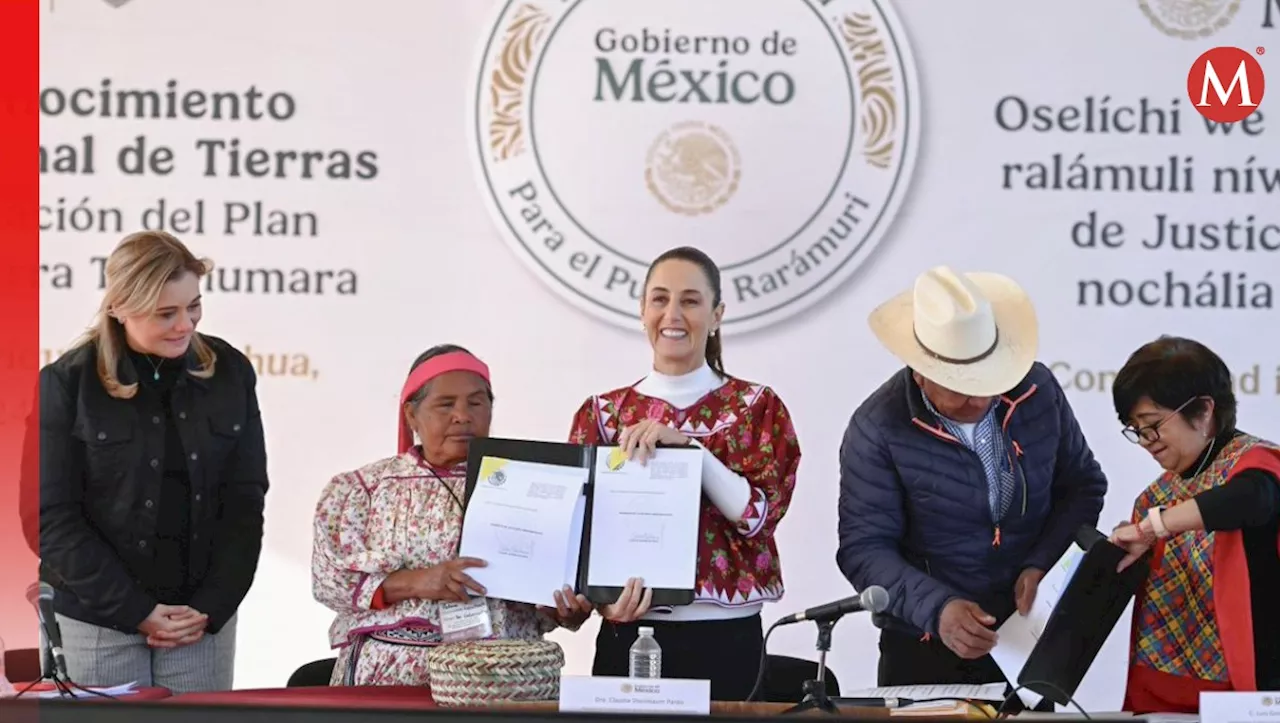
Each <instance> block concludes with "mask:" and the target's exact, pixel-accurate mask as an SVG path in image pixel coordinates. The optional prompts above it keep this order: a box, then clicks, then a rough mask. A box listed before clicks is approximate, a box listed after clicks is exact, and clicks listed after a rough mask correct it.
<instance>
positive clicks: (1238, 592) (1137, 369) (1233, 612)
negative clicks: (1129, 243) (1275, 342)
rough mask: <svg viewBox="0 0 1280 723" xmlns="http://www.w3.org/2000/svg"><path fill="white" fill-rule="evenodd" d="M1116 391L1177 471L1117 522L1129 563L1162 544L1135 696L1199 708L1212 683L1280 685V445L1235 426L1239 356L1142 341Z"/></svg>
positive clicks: (1140, 707)
mask: <svg viewBox="0 0 1280 723" xmlns="http://www.w3.org/2000/svg"><path fill="white" fill-rule="evenodd" d="M1113 396H1114V397H1115V407H1116V413H1117V414H1119V416H1120V421H1121V422H1123V423H1125V424H1126V425H1127V426H1126V427H1125V428H1124V435H1125V437H1126V438H1127V439H1128V440H1129V441H1131V442H1134V443H1136V444H1140V445H1142V446H1143V448H1145V449H1146V450H1147V452H1149V453H1150V454H1151V456H1152V457H1154V458H1155V460H1156V462H1158V463H1159V464H1160V466H1161V467H1163V468H1164V470H1165V473H1164V474H1163V475H1161V477H1160V478H1159V479H1157V480H1156V481H1155V482H1153V483H1152V484H1151V485H1150V486H1148V487H1147V489H1146V490H1145V491H1144V492H1143V493H1142V494H1141V495H1139V496H1138V499H1137V501H1136V502H1135V503H1134V506H1133V517H1132V520H1131V521H1130V523H1128V524H1125V525H1121V526H1120V527H1118V528H1116V530H1115V532H1114V533H1112V540H1113V541H1114V542H1116V543H1118V544H1120V545H1122V546H1124V547H1125V548H1126V549H1127V551H1128V553H1129V554H1128V555H1127V556H1126V557H1125V559H1124V560H1123V561H1122V562H1121V567H1122V568H1123V567H1125V566H1127V565H1129V564H1132V562H1133V561H1135V560H1137V559H1138V558H1139V557H1140V556H1141V555H1143V554H1145V553H1146V552H1147V551H1148V550H1152V551H1153V558H1152V571H1151V576H1150V577H1149V578H1148V580H1147V581H1146V583H1145V584H1144V586H1143V588H1142V589H1141V590H1140V591H1139V594H1138V598H1137V601H1136V603H1135V607H1134V615H1133V633H1132V646H1133V648H1132V651H1131V654H1130V663H1129V679H1128V686H1127V690H1126V692H1125V700H1124V709H1125V710H1126V711H1131V712H1133V713H1139V714H1145V713H1160V712H1182V713H1197V712H1199V704H1200V693H1202V692H1205V691H1226V690H1239V691H1254V690H1277V689H1280V609H1278V608H1277V606H1276V600H1277V599H1280V447H1278V446H1277V445H1275V444H1274V443H1272V442H1268V441H1266V440H1263V439H1259V438H1258V437H1255V436H1253V435H1250V434H1246V433H1244V432H1241V431H1240V430H1239V429H1237V428H1236V399H1235V394H1234V393H1233V392H1232V387H1231V374H1230V372H1229V371H1228V370H1227V365H1226V364H1224V363H1223V361H1222V359H1220V358H1219V357H1218V355H1217V354H1214V353H1213V352H1212V351H1211V350H1209V349H1208V348H1206V347H1205V346H1204V345H1202V344H1199V343H1197V342H1194V341H1191V340H1189V339H1180V338H1174V337H1162V338H1160V339H1157V340H1156V341H1153V342H1151V343H1149V344H1147V345H1145V346H1143V347H1142V348H1140V349H1138V351H1136V352H1134V354H1133V355H1132V356H1131V357H1129V360H1128V362H1127V363H1126V364H1125V366H1124V368H1123V369H1121V370H1120V372H1119V373H1118V374H1117V375H1116V379H1115V383H1114V386H1113Z"/></svg>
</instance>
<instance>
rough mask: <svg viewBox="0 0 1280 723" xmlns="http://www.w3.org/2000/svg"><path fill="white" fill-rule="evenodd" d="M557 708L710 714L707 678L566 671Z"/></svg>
mask: <svg viewBox="0 0 1280 723" xmlns="http://www.w3.org/2000/svg"><path fill="white" fill-rule="evenodd" d="M560 712H561V713H681V714H688V715H710V714H711V681H709V680H675V679H668V678H597V677H591V676H572V675H566V676H563V677H561V678H560Z"/></svg>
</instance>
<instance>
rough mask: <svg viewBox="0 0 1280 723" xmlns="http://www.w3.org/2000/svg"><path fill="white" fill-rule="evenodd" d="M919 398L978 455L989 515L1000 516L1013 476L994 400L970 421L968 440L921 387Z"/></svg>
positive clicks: (1006, 507) (997, 518)
mask: <svg viewBox="0 0 1280 723" xmlns="http://www.w3.org/2000/svg"><path fill="white" fill-rule="evenodd" d="M920 398H921V399H923V400H924V406H925V407H926V408H928V410H929V411H930V412H931V413H932V414H933V416H935V417H937V418H938V422H939V423H940V424H941V425H942V427H943V429H946V430H947V433H948V434H950V435H951V436H953V437H955V438H956V439H958V440H960V443H961V444H963V445H964V446H966V447H968V448H969V449H971V450H973V452H974V454H977V455H978V459H979V460H981V461H982V470H983V472H984V473H985V475H986V478H987V501H988V503H989V504H990V505H991V518H992V519H993V520H995V521H996V522H999V521H1000V520H1002V519H1004V515H1005V512H1007V511H1008V510H1009V504H1010V503H1011V502H1012V501H1013V492H1014V485H1015V484H1016V477H1015V475H1014V472H1013V464H1012V461H1011V460H1010V458H1009V454H1008V451H1007V450H1008V444H1007V441H1006V440H1005V437H1004V430H1003V429H1001V428H1000V423H999V421H998V420H997V419H996V406H997V405H996V403H995V402H994V401H993V402H992V403H991V407H990V408H988V409H987V413H986V414H984V415H982V419H980V420H978V422H977V423H976V424H975V425H974V427H973V438H972V440H970V437H969V435H968V434H966V433H965V432H964V429H963V428H962V427H961V425H960V424H959V423H958V422H956V421H954V420H951V419H948V418H946V417H945V416H943V415H941V414H939V413H938V410H937V409H935V408H934V407H933V403H932V402H930V401H929V397H928V396H927V395H925V393H924V391H923V390H922V391H921V392H920Z"/></svg>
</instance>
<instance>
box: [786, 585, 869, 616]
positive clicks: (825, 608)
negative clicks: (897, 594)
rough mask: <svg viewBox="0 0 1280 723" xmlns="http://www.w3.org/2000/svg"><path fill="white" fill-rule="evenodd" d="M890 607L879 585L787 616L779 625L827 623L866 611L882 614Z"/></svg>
mask: <svg viewBox="0 0 1280 723" xmlns="http://www.w3.org/2000/svg"><path fill="white" fill-rule="evenodd" d="M888 607H889V593H888V592H887V591H885V589H884V588H882V587H880V586H879V585H872V586H871V587H869V588H867V589H866V590H863V591H862V594H860V595H857V596H854V597H847V598H845V599H843V600H837V601H835V602H832V603H827V604H825V605H819V606H817V607H812V608H809V609H808V610H805V611H804V612H802V613H795V614H793V615H787V616H786V617H784V618H782V619H780V620H778V622H777V623H776V624H777V625H790V624H791V623H798V622H801V621H803V620H813V621H815V622H826V621H830V620H836V619H838V618H842V617H844V616H845V615H848V614H849V613H857V612H862V611H863V610H866V611H867V612H870V613H881V612H884V611H885V610H886V609H888Z"/></svg>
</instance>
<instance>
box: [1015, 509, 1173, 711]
mask: <svg viewBox="0 0 1280 723" xmlns="http://www.w3.org/2000/svg"><path fill="white" fill-rule="evenodd" d="M1124 554H1125V553H1124V550H1121V549H1120V548H1119V547H1116V546H1115V545H1113V544H1111V543H1110V542H1109V541H1108V540H1107V538H1106V537H1105V536H1104V535H1103V534H1102V533H1101V532H1098V531H1097V530H1095V529H1093V528H1092V527H1082V528H1080V530H1079V532H1077V533H1076V544H1075V545H1073V546H1072V547H1070V548H1069V549H1068V550H1067V552H1066V553H1065V554H1064V555H1063V556H1062V558H1061V559H1060V560H1058V562H1057V564H1055V565H1054V566H1053V568H1052V569H1050V570H1048V571H1046V572H1045V576H1044V579H1043V580H1041V581H1040V588H1039V590H1038V591H1037V592H1036V600H1035V603H1034V604H1033V605H1032V607H1031V611H1030V612H1029V613H1028V614H1027V615H1026V616H1023V615H1020V614H1018V613H1014V614H1013V616H1012V617H1010V618H1009V619H1008V620H1006V621H1005V622H1004V624H1003V625H1001V626H1000V629H999V630H998V632H999V635H1000V642H999V643H997V644H996V647H995V648H994V649H993V650H992V651H991V657H992V658H994V659H995V661H996V664H997V665H999V666H1000V670H1001V671H1002V672H1003V673H1004V675H1005V677H1006V678H1008V679H1009V680H1010V681H1011V682H1013V684H1014V686H1015V687H1018V686H1025V687H1023V688H1022V690H1019V691H1018V696H1019V697H1020V698H1021V699H1022V702H1023V703H1024V704H1025V705H1027V706H1035V705H1038V704H1039V703H1040V701H1041V700H1042V699H1045V698H1047V699H1048V700H1051V701H1053V702H1054V703H1056V704H1058V705H1067V704H1068V703H1069V700H1068V699H1069V698H1070V697H1072V696H1074V695H1075V692H1076V688H1078V687H1079V685H1080V681H1081V680H1082V679H1083V678H1084V676H1085V673H1087V672H1088V671H1089V668H1090V667H1091V666H1092V665H1093V661H1094V659H1095V658H1097V656H1098V652H1099V651H1100V650H1101V649H1102V645H1103V643H1105V642H1106V641H1107V638H1108V637H1109V636H1110V635H1111V632H1112V630H1114V629H1115V627H1116V624H1117V622H1118V621H1119V620H1120V617H1121V616H1122V615H1123V614H1124V611H1125V608H1126V607H1128V605H1129V602H1130V601H1131V600H1132V599H1133V596H1134V593H1135V592H1136V591H1137V590H1138V587H1139V586H1140V585H1141V584H1142V582H1143V581H1144V580H1146V578H1147V574H1148V572H1149V571H1150V553H1147V555H1145V556H1143V557H1142V558H1140V559H1139V560H1138V561H1137V562H1135V563H1134V564H1133V565H1131V566H1130V567H1128V568H1126V569H1125V570H1124V572H1121V573H1117V572H1116V567H1117V566H1119V564H1120V560H1121V559H1122V558H1123V557H1124Z"/></svg>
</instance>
